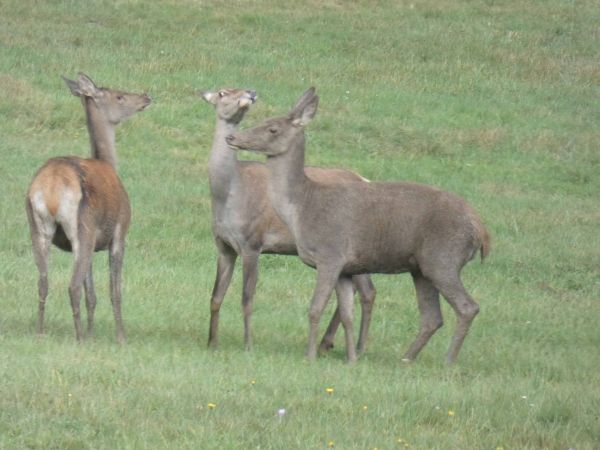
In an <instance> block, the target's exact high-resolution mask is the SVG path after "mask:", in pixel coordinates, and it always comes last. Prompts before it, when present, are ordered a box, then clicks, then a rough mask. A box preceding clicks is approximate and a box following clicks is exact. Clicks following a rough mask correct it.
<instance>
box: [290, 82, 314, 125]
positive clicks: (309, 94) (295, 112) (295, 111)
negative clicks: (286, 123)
mask: <svg viewBox="0 0 600 450" xmlns="http://www.w3.org/2000/svg"><path fill="white" fill-rule="evenodd" d="M314 96H315V88H314V87H310V88H308V89H307V90H306V91H305V92H304V94H302V95H301V96H300V98H299V99H298V101H297V102H296V104H295V105H294V107H293V108H292V110H291V111H290V117H291V118H293V119H297V118H298V117H300V115H301V114H302V111H303V110H304V107H305V106H306V104H307V103H308V102H309V101H310V100H311V99H312V98H313V97H314Z"/></svg>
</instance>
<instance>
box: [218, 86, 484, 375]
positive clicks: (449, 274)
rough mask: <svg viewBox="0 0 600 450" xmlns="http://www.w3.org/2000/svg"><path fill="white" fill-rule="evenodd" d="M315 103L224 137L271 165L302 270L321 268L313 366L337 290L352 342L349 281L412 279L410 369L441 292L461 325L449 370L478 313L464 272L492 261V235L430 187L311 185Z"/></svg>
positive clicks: (312, 318)
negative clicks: (307, 155) (307, 154)
mask: <svg viewBox="0 0 600 450" xmlns="http://www.w3.org/2000/svg"><path fill="white" fill-rule="evenodd" d="M318 100H319V99H318V97H317V96H316V94H315V90H314V88H311V89H309V90H308V91H306V92H305V94H304V95H303V96H302V97H301V98H300V100H299V101H298V103H297V104H296V106H295V107H294V108H293V109H292V110H291V112H290V113H289V114H288V115H287V116H284V117H279V118H274V119H268V120H266V121H265V122H264V123H263V124H262V125H259V126H257V127H255V128H252V129H249V130H246V131H242V132H237V133H235V134H233V135H230V136H228V137H227V143H228V144H229V145H230V146H231V147H232V148H234V149H245V150H252V151H255V152H258V153H262V154H265V155H266V156H267V168H268V170H269V195H270V197H271V201H272V203H273V207H274V208H275V210H276V211H277V213H278V214H279V215H280V216H281V218H282V219H283V220H284V222H285V223H286V224H287V226H288V227H289V229H290V230H291V232H292V234H293V235H294V238H295V241H296V245H297V248H298V255H299V256H300V258H301V259H302V261H303V262H304V263H305V264H307V265H309V266H311V267H314V268H316V269H317V282H316V287H315V290H314V295H313V299H312V304H311V307H310V313H309V322H310V334H309V341H308V357H309V359H310V360H313V359H314V358H315V357H316V353H317V346H316V336H317V331H318V329H317V327H318V324H319V320H320V317H321V314H322V312H323V308H324V307H325V305H326V303H327V300H328V299H329V297H330V295H331V292H332V290H333V288H334V286H337V293H338V305H339V307H340V309H341V311H340V312H341V315H342V323H343V324H344V326H345V327H349V328H350V330H349V331H347V332H346V333H347V335H348V334H349V335H350V337H351V336H352V333H351V328H352V310H351V306H352V301H351V298H350V295H351V289H350V287H349V286H350V277H351V276H352V275H356V274H365V273H402V272H410V274H411V275H412V277H413V281H414V285H415V288H416V293H417V301H418V305H419V312H420V315H421V326H420V330H419V333H418V335H417V338H416V339H415V341H414V342H413V343H412V345H411V346H410V347H409V349H408V351H407V352H406V353H405V355H404V360H409V361H410V360H413V359H414V358H415V357H416V356H417V354H418V353H419V351H420V350H421V349H422V348H423V347H424V346H425V344H426V343H427V341H428V340H429V338H430V337H431V336H432V335H433V334H434V333H435V331H436V330H437V329H438V328H440V327H441V326H442V323H443V321H442V313H441V310H440V303H439V293H441V294H442V295H443V296H444V297H445V298H446V300H447V301H448V303H450V305H451V306H452V308H453V309H454V311H455V312H456V315H457V317H458V323H457V327H456V331H455V333H454V336H453V338H452V342H451V344H450V348H449V350H448V353H447V356H446V362H447V363H452V362H453V361H454V360H455V359H456V357H457V355H458V352H459V351H460V348H461V345H462V343H463V340H464V339H465V336H466V334H467V332H468V330H469V327H470V325H471V322H472V321H473V319H474V317H475V316H476V315H477V313H478V312H479V306H478V305H477V303H475V302H474V301H473V299H472V298H471V296H470V295H469V293H468V292H467V291H466V290H465V288H464V287H463V284H462V281H461V279H460V272H461V269H462V268H463V266H464V265H465V264H466V263H467V262H468V261H469V260H471V259H472V258H473V257H474V256H475V254H476V252H477V251H480V252H481V258H482V259H483V258H484V257H485V256H486V255H487V254H488V252H489V245H490V237H489V234H488V232H487V231H486V229H485V227H484V225H483V224H482V222H481V220H480V219H479V218H478V216H477V214H476V213H475V211H474V210H473V209H472V208H471V207H470V206H469V205H468V204H467V203H466V202H465V201H464V200H463V199H462V198H460V197H458V196H456V195H454V194H451V193H449V192H444V191H442V190H439V189H436V188H434V187H431V186H426V185H422V184H416V183H401V182H395V183H393V182H388V183H346V184H324V183H320V182H318V181H314V180H311V179H310V178H309V177H307V176H306V175H305V173H304V170H303V168H304V147H305V144H304V128H305V127H306V125H308V123H309V122H310V121H311V120H312V119H313V117H314V116H315V114H316V111H317V104H318ZM340 293H341V294H342V295H341V297H342V298H340ZM344 316H346V318H344ZM348 341H350V342H352V341H351V339H350V340H349V339H347V342H348ZM347 355H348V360H349V361H350V362H352V361H354V359H355V358H356V356H355V354H354V349H353V348H352V347H348V348H347Z"/></svg>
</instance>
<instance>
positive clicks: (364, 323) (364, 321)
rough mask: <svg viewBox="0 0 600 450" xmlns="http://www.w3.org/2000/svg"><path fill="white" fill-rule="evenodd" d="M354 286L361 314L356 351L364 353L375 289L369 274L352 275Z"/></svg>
mask: <svg viewBox="0 0 600 450" xmlns="http://www.w3.org/2000/svg"><path fill="white" fill-rule="evenodd" d="M352 281H353V283H354V286H355V287H356V289H357V290H358V294H359V295H360V305H361V316H360V333H359V335H358V345H357V351H358V353H364V351H365V350H366V348H367V339H368V336H369V325H370V324H371V314H372V312H373V304H374V303H375V295H376V294H377V291H376V290H375V286H373V282H372V281H371V277H370V276H369V275H356V276H354V277H352Z"/></svg>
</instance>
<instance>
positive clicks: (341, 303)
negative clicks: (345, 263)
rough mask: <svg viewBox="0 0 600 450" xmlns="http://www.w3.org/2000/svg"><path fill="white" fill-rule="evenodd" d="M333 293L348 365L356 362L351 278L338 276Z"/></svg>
mask: <svg viewBox="0 0 600 450" xmlns="http://www.w3.org/2000/svg"><path fill="white" fill-rule="evenodd" d="M335 292H336V295H337V299H338V310H339V313H340V320H341V322H342V325H343V326H344V333H345V336H346V356H347V359H348V363H350V364H351V363H354V362H356V348H355V347H354V330H353V327H352V321H353V320H354V289H353V287H352V277H350V276H344V275H342V276H340V278H339V279H338V281H337V283H336V286H335Z"/></svg>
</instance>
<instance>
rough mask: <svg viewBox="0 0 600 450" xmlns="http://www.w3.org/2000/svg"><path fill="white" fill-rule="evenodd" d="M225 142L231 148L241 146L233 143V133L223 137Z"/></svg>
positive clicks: (235, 148)
mask: <svg viewBox="0 0 600 450" xmlns="http://www.w3.org/2000/svg"><path fill="white" fill-rule="evenodd" d="M225 142H227V145H229V147H230V148H231V149H233V150H238V149H241V148H242V147H240V146H239V145H237V144H236V143H235V134H230V135H228V136H227V137H226V138H225Z"/></svg>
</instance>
